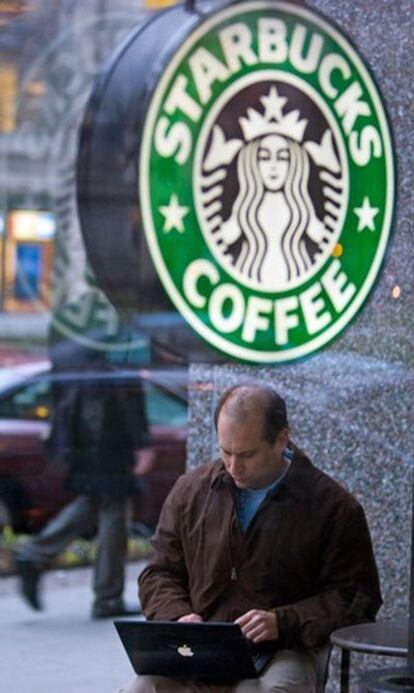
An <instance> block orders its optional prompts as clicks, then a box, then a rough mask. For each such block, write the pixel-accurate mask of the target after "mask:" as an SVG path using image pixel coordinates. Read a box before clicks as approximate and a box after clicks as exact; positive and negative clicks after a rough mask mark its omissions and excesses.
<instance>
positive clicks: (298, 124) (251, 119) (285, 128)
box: [239, 87, 308, 142]
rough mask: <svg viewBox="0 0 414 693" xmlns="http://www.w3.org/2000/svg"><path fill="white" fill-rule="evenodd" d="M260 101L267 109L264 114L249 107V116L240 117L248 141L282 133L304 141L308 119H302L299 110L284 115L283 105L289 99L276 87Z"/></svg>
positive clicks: (298, 140)
mask: <svg viewBox="0 0 414 693" xmlns="http://www.w3.org/2000/svg"><path fill="white" fill-rule="evenodd" d="M260 101H261V102H262V104H263V106H264V109H265V110H264V113H263V114H262V113H259V112H258V111H256V110H255V109H254V108H248V109H247V117H243V116H242V117H241V118H240V119H239V123H240V127H241V129H242V131H243V135H244V139H245V140H246V142H250V140H253V139H255V138H256V137H263V136H264V135H282V136H285V137H290V138H291V139H292V140H296V141H297V142H302V140H303V134H304V132H305V128H306V126H307V124H308V121H307V120H304V119H303V120H300V115H299V111H298V110H295V111H290V112H289V113H287V114H286V115H283V106H284V105H285V103H286V101H287V99H286V98H285V97H284V96H279V94H278V92H277V89H276V87H271V88H270V91H269V94H268V95H267V96H262V97H261V99H260Z"/></svg>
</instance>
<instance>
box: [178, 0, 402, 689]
mask: <svg viewBox="0 0 414 693" xmlns="http://www.w3.org/2000/svg"><path fill="white" fill-rule="evenodd" d="M308 6H310V7H313V8H315V9H317V10H319V11H320V12H322V13H324V14H325V15H327V16H328V17H329V18H331V19H332V20H333V21H334V22H335V23H336V24H337V25H338V26H339V27H340V28H342V30H343V31H344V32H345V33H346V34H347V35H348V36H349V37H350V38H351V40H352V41H353V42H354V43H355V44H356V46H357V48H358V50H359V52H360V54H362V56H363V57H364V58H365V60H366V61H367V62H368V64H369V66H370V68H371V70H372V71H373V73H374V76H375V78H376V81H377V83H378V84H379V86H380V89H381V92H382V94H383V97H384V100H385V103H386V108H387V110H388V113H389V116H390V120H391V123H392V129H393V133H394V140H395V146H396V150H397V157H398V202H397V218H396V223H395V227H394V234H393V239H392V242H391V245H390V249H389V252H388V255H387V257H386V260H385V263H384V267H383V270H382V273H381V276H380V279H379V281H378V283H377V285H376V287H375V289H374V291H373V292H372V294H371V297H370V299H369V301H368V303H367V304H366V305H365V308H364V310H363V311H362V312H361V314H360V315H359V316H358V318H357V320H356V321H355V322H354V323H353V324H352V325H351V326H350V327H349V328H348V329H347V330H346V331H345V332H344V333H343V335H342V336H341V337H340V338H339V339H338V340H336V341H335V342H334V343H333V344H332V345H331V346H330V347H329V348H327V349H325V350H324V351H323V352H321V353H319V354H317V355H315V356H312V357H310V358H308V359H307V360H305V361H303V362H301V363H296V364H292V365H288V366H281V367H275V368H254V367H251V366H243V365H237V364H230V363H229V364H225V365H203V364H194V365H192V366H191V369H190V382H191V395H190V405H191V406H190V438H189V445H188V450H189V467H194V466H196V465H198V464H200V463H202V462H203V461H206V460H207V459H210V458H211V457H212V456H214V455H215V454H216V442H215V434H214V429H213V426H212V414H213V411H214V407H215V404H216V402H217V398H218V396H219V394H220V392H221V391H222V390H223V388H225V387H226V386H228V385H231V384H234V383H238V382H241V381H246V380H251V379H253V380H254V379H256V378H257V379H258V380H261V381H266V382H271V383H273V384H274V385H275V386H276V388H277V389H278V390H279V392H280V393H281V394H282V395H283V396H284V397H285V398H286V401H287V404H288V409H289V412H290V423H291V429H292V438H293V439H294V440H295V441H296V442H297V443H298V444H299V445H300V446H301V447H302V448H303V449H304V450H305V451H306V452H307V453H308V454H309V456H310V457H311V458H312V460H313V461H314V463H315V464H317V465H318V466H319V467H320V468H322V469H323V470H325V471H326V472H328V473H329V474H331V475H332V476H333V477H335V478H336V479H337V480H338V481H340V482H341V483H343V484H344V485H345V486H346V487H347V488H348V489H350V490H351V492H352V493H354V494H355V495H356V496H357V498H358V499H359V500H360V501H361V502H362V504H363V506H364V508H365V511H366V514H367V517H368V522H369V525H370V528H371V533H372V539H373V543H374V548H375V553H376V557H377V562H378V567H379V572H380V577H381V584H382V590H383V596H384V606H383V608H382V609H381V612H380V617H381V618H400V617H401V618H407V617H408V595H409V573H410V556H411V553H410V540H411V505H412V494H413V450H414V432H413V429H414V426H413V401H414V369H413V351H414V350H413V329H412V326H413V314H414V313H413V303H414V301H413V296H414V292H413V282H414V272H413V256H414V253H413V234H412V232H413V222H412V219H413V217H414V199H413V194H412V186H413V182H412V173H413V159H414V157H413V133H412V123H413V115H414V114H413V110H414V107H413V83H414V79H413V71H414V68H413V66H414V55H413V44H414V42H413V36H414V5H413V2H412V0H392V2H390V0H376V1H375V2H372V0H341V2H338V1H337V0H313V1H312V2H309V3H308ZM395 285H398V286H399V287H400V288H401V294H400V297H399V298H398V299H397V300H395V299H393V298H392V294H391V291H392V288H393V287H394V286H395ZM353 662H354V666H353V672H354V673H353V678H352V691H357V690H358V685H357V676H358V672H360V671H364V670H365V669H366V668H372V667H373V666H374V667H378V666H386V665H388V666H389V665H390V664H392V665H393V666H395V665H397V664H398V661H397V660H387V659H385V658H378V659H377V658H375V659H374V658H372V657H366V656H363V655H354V656H353ZM338 690H339V679H338V653H337V652H334V655H333V658H332V666H331V676H330V682H329V684H328V691H338Z"/></svg>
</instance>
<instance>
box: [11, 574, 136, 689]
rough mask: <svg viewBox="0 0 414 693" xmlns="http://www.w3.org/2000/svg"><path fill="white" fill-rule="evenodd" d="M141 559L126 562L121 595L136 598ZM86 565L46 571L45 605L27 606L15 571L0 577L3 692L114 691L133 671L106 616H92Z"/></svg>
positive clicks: (89, 576)
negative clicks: (96, 618)
mask: <svg viewBox="0 0 414 693" xmlns="http://www.w3.org/2000/svg"><path fill="white" fill-rule="evenodd" d="M143 566H144V563H143V562H139V563H129V564H128V565H127V579H126V585H125V599H126V601H127V602H128V603H131V604H133V603H136V600H137V596H136V579H137V575H138V574H139V572H140V570H141V569H142V567H143ZM91 580H92V571H91V569H90V568H78V569H73V570H67V571H53V572H50V573H46V574H45V576H44V579H43V584H44V597H45V604H46V608H45V610H44V611H41V612H36V611H32V610H31V609H30V608H29V607H27V606H26V604H25V603H24V602H23V601H22V599H21V598H20V596H19V594H18V593H17V580H16V578H15V577H9V578H1V579H0V670H1V675H0V680H1V686H0V688H1V690H2V691H4V692H5V693H6V692H7V693H48V692H49V691H50V693H55V691H58V692H59V693H116V691H117V690H118V688H119V687H120V686H121V685H122V684H123V683H125V681H127V680H128V679H129V678H130V677H131V675H132V674H133V670H132V668H131V665H130V663H129V660H128V658H127V655H126V653H125V651H124V649H123V647H122V645H121V642H120V640H119V638H118V635H117V633H116V631H115V628H114V625H113V623H112V620H111V619H104V620H101V621H93V620H91V618H90V615H89V614H90V609H91V603H92V590H91V586H90V585H91Z"/></svg>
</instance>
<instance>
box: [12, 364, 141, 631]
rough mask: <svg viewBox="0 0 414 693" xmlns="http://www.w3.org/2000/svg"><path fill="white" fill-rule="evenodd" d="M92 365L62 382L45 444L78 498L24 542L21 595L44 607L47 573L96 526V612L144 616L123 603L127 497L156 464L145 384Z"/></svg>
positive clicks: (19, 553) (57, 387) (19, 561)
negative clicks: (43, 587)
mask: <svg viewBox="0 0 414 693" xmlns="http://www.w3.org/2000/svg"><path fill="white" fill-rule="evenodd" d="M92 364H93V359H90V362H89V363H87V364H86V363H84V364H83V369H82V371H79V370H78V371H77V372H76V373H73V372H72V373H66V374H65V376H64V378H63V379H58V380H57V382H56V384H55V386H54V394H55V407H54V416H53V420H52V428H51V435H50V438H49V441H48V446H47V447H48V451H49V458H50V463H51V464H54V463H55V464H56V463H57V464H62V463H63V464H64V465H65V467H67V479H66V484H65V485H66V487H67V489H68V490H69V491H71V492H73V493H75V494H77V495H76V496H75V498H74V499H73V500H72V501H71V502H70V503H69V504H68V505H67V506H65V507H64V508H63V509H62V511H61V512H60V513H59V514H58V515H57V516H56V517H55V518H53V519H52V520H51V521H50V522H49V523H48V524H47V525H46V527H44V529H43V530H42V531H41V532H40V533H39V534H38V535H37V536H33V537H32V538H30V539H29V540H28V541H27V542H26V543H24V544H23V545H22V546H21V547H19V549H18V551H17V552H16V555H15V563H16V570H17V573H18V575H19V577H20V591H21V594H22V596H23V597H24V599H25V600H26V601H27V603H28V604H29V605H30V606H31V607H32V608H33V609H37V610H38V609H41V608H42V600H41V596H40V590H39V588H40V578H41V574H42V572H43V571H44V570H45V569H46V568H47V567H49V566H50V564H51V562H52V561H53V559H55V558H56V557H57V556H58V555H59V554H60V553H61V552H62V551H63V550H64V549H65V548H66V546H67V545H68V544H69V543H70V542H71V541H72V540H74V539H75V538H77V537H78V536H80V535H83V534H85V533H89V532H91V531H94V529H95V528H96V531H97V540H96V541H97V554H96V560H95V565H94V580H93V590H94V593H95V599H94V603H93V607H92V617H93V618H106V617H113V616H119V615H129V614H133V613H139V605H138V603H137V604H136V605H135V606H134V607H132V608H131V607H128V606H127V605H126V604H125V603H124V600H123V589H124V568H125V560H126V554H127V511H128V496H129V495H130V494H131V493H132V492H133V490H134V478H136V476H137V475H140V474H146V473H147V472H148V471H149V470H150V469H151V467H152V461H153V453H152V450H151V447H150V440H149V433H148V423H147V416H146V411H145V402H144V395H143V391H142V386H141V384H140V382H139V381H138V380H137V379H136V378H134V380H133V381H129V382H126V381H125V379H124V377H121V378H120V377H119V373H117V372H116V371H115V370H114V369H109V368H108V367H106V368H101V367H100V368H99V370H96V364H94V365H95V370H91V368H92ZM100 366H102V364H100ZM121 375H122V374H121Z"/></svg>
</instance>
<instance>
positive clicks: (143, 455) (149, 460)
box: [132, 448, 155, 476]
mask: <svg viewBox="0 0 414 693" xmlns="http://www.w3.org/2000/svg"><path fill="white" fill-rule="evenodd" d="M154 463H155V454H154V451H153V450H152V448H142V449H141V450H135V452H134V467H133V470H132V472H133V474H136V475H137V476H141V475H143V474H149V473H150V472H152V470H153V469H154Z"/></svg>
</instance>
